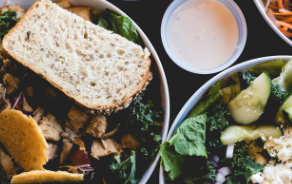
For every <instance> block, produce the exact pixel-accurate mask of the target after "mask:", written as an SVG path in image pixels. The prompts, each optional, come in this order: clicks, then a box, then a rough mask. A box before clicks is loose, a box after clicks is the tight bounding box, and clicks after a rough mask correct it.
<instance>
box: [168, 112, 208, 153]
mask: <svg viewBox="0 0 292 184" xmlns="http://www.w3.org/2000/svg"><path fill="white" fill-rule="evenodd" d="M206 121H207V114H201V115H198V116H196V117H192V118H187V119H186V120H185V121H184V122H183V123H182V124H181V125H180V126H179V127H178V129H177V130H176V132H175V133H174V135H173V136H172V137H171V138H170V139H169V140H168V141H167V142H169V144H170V145H173V146H174V148H175V151H176V152H177V153H179V154H180V155H190V156H193V155H195V156H202V157H205V158H208V155H207V149H206V146H205V141H206Z"/></svg>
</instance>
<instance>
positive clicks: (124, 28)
mask: <svg viewBox="0 0 292 184" xmlns="http://www.w3.org/2000/svg"><path fill="white" fill-rule="evenodd" d="M97 19H98V20H97V24H98V25H99V26H101V27H103V28H105V29H108V30H111V31H113V32H114V33H117V34H119V35H121V36H122V37H124V38H127V39H128V40H130V41H132V42H134V43H136V44H139V45H141V43H140V40H139V34H138V32H137V30H136V28H135V25H134V23H133V22H132V21H131V20H130V19H129V18H128V17H125V16H122V15H119V14H117V13H115V12H113V11H111V10H109V9H106V10H105V11H104V12H102V13H100V14H99V15H98V17H97Z"/></svg>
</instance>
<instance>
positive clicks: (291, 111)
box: [283, 107, 292, 122]
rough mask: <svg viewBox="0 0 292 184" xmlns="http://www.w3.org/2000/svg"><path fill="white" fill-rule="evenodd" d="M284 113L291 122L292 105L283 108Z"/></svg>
mask: <svg viewBox="0 0 292 184" xmlns="http://www.w3.org/2000/svg"><path fill="white" fill-rule="evenodd" d="M283 114H284V116H285V117H287V119H289V121H290V122H292V107H288V108H287V109H284V110H283Z"/></svg>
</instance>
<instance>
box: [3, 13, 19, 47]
mask: <svg viewBox="0 0 292 184" xmlns="http://www.w3.org/2000/svg"><path fill="white" fill-rule="evenodd" d="M18 21H19V19H18V18H17V14H16V11H10V10H8V11H4V12H2V13H1V15H0V43H1V42H2V39H3V37H4V36H5V35H6V34H7V33H8V31H9V30H10V29H11V28H12V27H13V26H15V24H16V23H17V22H18Z"/></svg>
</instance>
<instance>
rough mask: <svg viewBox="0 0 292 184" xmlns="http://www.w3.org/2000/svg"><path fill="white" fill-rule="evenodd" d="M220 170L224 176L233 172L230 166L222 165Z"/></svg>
mask: <svg viewBox="0 0 292 184" xmlns="http://www.w3.org/2000/svg"><path fill="white" fill-rule="evenodd" d="M218 172H219V173H220V174H222V175H223V176H227V175H229V174H231V173H232V171H231V169H230V167H228V166H226V167H222V168H220V169H218Z"/></svg>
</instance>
